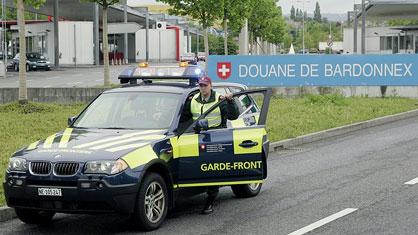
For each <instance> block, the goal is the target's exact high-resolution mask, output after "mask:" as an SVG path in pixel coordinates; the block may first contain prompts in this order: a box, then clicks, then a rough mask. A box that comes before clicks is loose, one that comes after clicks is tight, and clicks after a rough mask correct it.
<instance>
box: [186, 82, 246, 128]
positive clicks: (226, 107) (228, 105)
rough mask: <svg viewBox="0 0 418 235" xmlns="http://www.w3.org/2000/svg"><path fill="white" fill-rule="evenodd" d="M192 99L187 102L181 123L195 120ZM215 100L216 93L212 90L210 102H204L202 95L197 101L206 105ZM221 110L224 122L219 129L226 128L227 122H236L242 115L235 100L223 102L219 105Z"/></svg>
mask: <svg viewBox="0 0 418 235" xmlns="http://www.w3.org/2000/svg"><path fill="white" fill-rule="evenodd" d="M192 98H193V97H191V98H190V99H188V100H187V101H186V104H185V107H184V109H183V113H182V115H181V118H180V123H183V122H187V121H189V120H192V118H193V114H192V112H191V108H190V106H191V105H190V104H191V102H192ZM215 99H216V91H214V90H212V92H211V95H210V98H209V100H208V102H205V101H203V100H202V97H201V94H199V96H198V97H197V98H196V101H197V102H199V103H201V104H205V103H211V102H213V101H215ZM219 108H220V109H221V116H222V122H221V125H220V126H219V127H217V128H226V121H227V120H235V119H237V118H238V116H239V114H240V113H239V110H238V106H237V104H236V103H235V101H234V100H227V101H226V102H222V103H221V104H220V105H219Z"/></svg>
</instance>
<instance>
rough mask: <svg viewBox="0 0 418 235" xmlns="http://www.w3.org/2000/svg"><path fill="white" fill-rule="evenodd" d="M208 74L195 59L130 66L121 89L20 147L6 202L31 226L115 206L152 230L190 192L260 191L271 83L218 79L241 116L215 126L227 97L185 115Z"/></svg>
mask: <svg viewBox="0 0 418 235" xmlns="http://www.w3.org/2000/svg"><path fill="white" fill-rule="evenodd" d="M201 76H203V72H202V69H200V68H199V67H197V66H183V67H149V66H147V65H146V64H143V65H141V66H140V67H138V68H128V69H126V70H125V71H124V72H123V73H122V74H121V75H120V77H119V79H120V82H121V83H122V86H121V88H117V89H112V90H108V91H105V92H103V93H102V94H100V95H99V96H98V97H97V98H96V99H94V100H93V101H92V102H91V103H90V104H89V105H88V106H87V107H86V108H85V109H84V110H83V111H82V112H81V113H80V114H79V115H78V116H76V117H71V118H69V119H68V125H69V126H68V128H66V129H65V130H64V131H62V132H59V133H56V134H53V135H51V136H49V137H47V138H46V139H45V140H40V141H36V142H34V143H32V144H30V145H29V146H27V147H25V148H23V149H21V150H19V151H17V152H16V153H14V154H13V156H12V157H11V158H10V161H9V166H8V168H7V171H6V177H5V182H4V183H3V186H4V189H5V196H6V201H7V205H8V206H10V207H12V208H14V209H15V211H16V214H17V216H18V218H19V219H20V220H22V221H23V222H25V223H28V224H41V223H46V222H49V221H51V220H52V218H53V216H54V215H55V213H57V212H60V213H109V212H111V213H112V212H117V213H120V214H124V215H129V216H131V218H132V219H133V220H134V223H135V224H137V225H138V226H139V227H141V228H142V229H144V230H152V229H156V228H158V227H159V226H160V225H161V223H162V222H163V221H164V219H165V217H166V214H167V211H168V210H169V209H170V208H172V207H174V204H175V201H176V199H177V198H179V197H181V196H184V195H186V193H187V192H196V193H202V192H203V191H204V190H205V189H206V187H208V186H231V188H232V191H233V193H234V194H235V195H236V196H237V197H252V196H256V195H257V194H258V193H259V192H260V189H261V185H262V183H263V180H264V179H265V178H266V177H267V161H266V159H267V155H268V152H269V151H268V146H269V141H268V139H267V135H266V130H265V123H266V116H267V111H268V106H269V101H270V96H271V90H270V89H258V90H247V89H246V87H245V86H243V85H239V84H232V83H220V84H213V89H214V90H215V91H216V92H218V93H220V94H225V93H233V100H234V101H235V102H236V104H237V106H238V108H239V111H240V116H239V117H238V119H236V120H228V121H227V128H220V129H209V128H208V121H207V119H205V117H207V116H208V115H210V114H211V112H212V111H213V110H215V109H216V108H217V107H218V106H219V105H220V104H221V103H222V102H226V101H225V100H221V101H219V102H217V103H216V104H215V105H214V106H213V107H211V108H209V109H208V110H207V111H206V112H204V113H203V114H202V115H201V116H200V117H199V118H197V119H195V120H188V121H183V122H181V120H182V119H181V116H182V114H183V112H182V111H183V108H184V106H185V103H186V101H187V100H188V99H190V98H191V97H193V96H194V95H195V94H196V93H197V92H199V88H198V86H197V79H198V78H199V77H201ZM179 79H183V80H182V81H179ZM188 195H189V194H188Z"/></svg>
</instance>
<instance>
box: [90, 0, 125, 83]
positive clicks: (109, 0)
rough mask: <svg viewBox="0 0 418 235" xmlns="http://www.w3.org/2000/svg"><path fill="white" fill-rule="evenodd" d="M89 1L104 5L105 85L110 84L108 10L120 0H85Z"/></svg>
mask: <svg viewBox="0 0 418 235" xmlns="http://www.w3.org/2000/svg"><path fill="white" fill-rule="evenodd" d="M85 1H87V2H93V3H97V4H99V5H100V6H102V21H103V32H102V33H103V36H102V38H103V67H104V86H105V87H108V86H110V77H109V39H108V36H107V32H108V28H107V10H108V8H109V6H112V5H113V4H115V3H118V2H119V0H85Z"/></svg>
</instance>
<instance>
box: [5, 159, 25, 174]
mask: <svg viewBox="0 0 418 235" xmlns="http://www.w3.org/2000/svg"><path fill="white" fill-rule="evenodd" d="M27 169H28V168H27V164H26V159H23V158H18V157H12V158H10V160H9V167H7V170H8V171H23V172H24V171H26V170H27Z"/></svg>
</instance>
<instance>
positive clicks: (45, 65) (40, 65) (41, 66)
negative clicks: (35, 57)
mask: <svg viewBox="0 0 418 235" xmlns="http://www.w3.org/2000/svg"><path fill="white" fill-rule="evenodd" d="M29 66H30V68H31V69H50V68H51V65H49V64H31V65H29Z"/></svg>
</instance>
